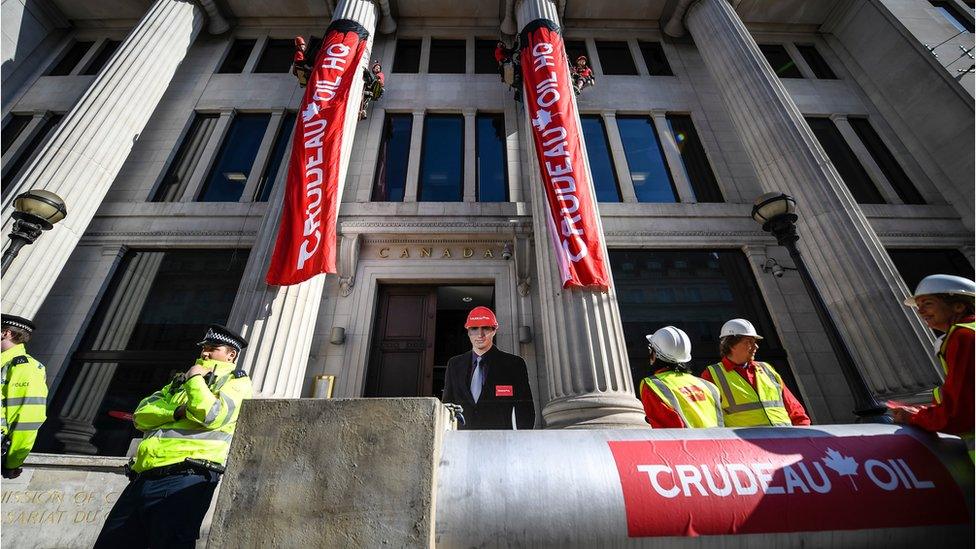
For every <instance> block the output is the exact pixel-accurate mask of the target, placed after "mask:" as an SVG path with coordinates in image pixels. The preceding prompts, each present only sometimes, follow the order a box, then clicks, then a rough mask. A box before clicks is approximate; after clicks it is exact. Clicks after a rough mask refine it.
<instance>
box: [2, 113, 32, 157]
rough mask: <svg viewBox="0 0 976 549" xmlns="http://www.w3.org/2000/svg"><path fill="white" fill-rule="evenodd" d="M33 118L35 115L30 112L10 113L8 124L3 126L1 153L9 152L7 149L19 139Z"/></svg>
mask: <svg viewBox="0 0 976 549" xmlns="http://www.w3.org/2000/svg"><path fill="white" fill-rule="evenodd" d="M33 119H34V116H33V115H30V114H13V115H10V119H9V120H7V124H6V125H5V126H4V127H3V149H2V151H0V154H7V149H9V148H10V146H11V145H13V144H14V142H15V141H17V138H18V137H20V134H21V132H23V131H24V129H25V128H27V125H28V124H30V121H31V120H33Z"/></svg>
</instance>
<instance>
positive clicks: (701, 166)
mask: <svg viewBox="0 0 976 549" xmlns="http://www.w3.org/2000/svg"><path fill="white" fill-rule="evenodd" d="M668 126H669V127H670V128H671V134H672V135H674V142H675V144H676V145H677V146H678V152H679V153H681V164H682V168H683V169H684V170H685V174H686V175H687V176H688V181H689V182H691V188H692V189H693V190H694V191H695V199H696V200H698V201H699V202H724V200H723V198H722V193H721V191H719V189H718V182H717V181H715V174H714V173H713V172H712V166H711V164H709V163H708V156H706V155H705V149H704V147H702V144H701V140H700V139H699V138H698V132H697V131H696V130H695V124H694V122H692V121H691V117H690V116H688V115H686V114H669V115H668Z"/></svg>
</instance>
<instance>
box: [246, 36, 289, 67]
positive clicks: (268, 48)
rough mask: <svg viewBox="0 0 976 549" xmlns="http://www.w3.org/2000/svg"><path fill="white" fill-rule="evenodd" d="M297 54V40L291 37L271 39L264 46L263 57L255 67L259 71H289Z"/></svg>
mask: <svg viewBox="0 0 976 549" xmlns="http://www.w3.org/2000/svg"><path fill="white" fill-rule="evenodd" d="M294 56H295V42H294V41H293V40H290V39H271V40H268V43H267V44H266V45H265V46H264V51H263V52H262V53H261V59H259V60H258V64H257V66H256V67H254V72H257V73H287V72H289V71H291V62H292V58H293V57H294Z"/></svg>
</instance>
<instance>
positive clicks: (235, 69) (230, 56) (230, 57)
mask: <svg viewBox="0 0 976 549" xmlns="http://www.w3.org/2000/svg"><path fill="white" fill-rule="evenodd" d="M254 44H255V40H241V39H238V40H234V43H233V44H231V45H230V51H228V52H227V57H225V58H224V62H223V63H222V64H221V65H220V69H218V70H217V72H219V73H221V74H236V73H240V72H243V71H244V65H247V58H248V57H250V56H251V50H253V49H254Z"/></svg>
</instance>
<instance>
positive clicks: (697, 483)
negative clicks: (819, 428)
mask: <svg viewBox="0 0 976 549" xmlns="http://www.w3.org/2000/svg"><path fill="white" fill-rule="evenodd" d="M608 444H609V445H610V451H611V452H612V453H613V458H614V460H615V461H616V465H617V472H618V473H619V474H620V484H621V486H622V488H623V496H624V505H625V507H626V510H627V531H628V534H629V535H630V537H641V536H698V535H723V534H750V533H762V532H803V531H817V530H860V529H868V528H892V527H910V526H923V525H936V524H966V523H968V522H971V519H970V517H969V511H968V510H967V504H966V500H965V498H964V497H963V494H962V491H961V490H960V489H959V486H958V485H957V484H956V483H955V482H954V481H953V479H952V477H951V476H950V474H949V471H947V470H946V468H945V466H944V465H943V464H942V462H941V461H939V459H938V458H936V456H935V455H933V454H932V452H930V451H929V450H928V449H927V448H926V447H925V446H924V445H922V444H921V443H920V442H918V441H917V440H915V439H914V438H912V437H910V436H906V435H875V436H870V437H856V436H853V437H804V438H777V439H748V440H746V439H719V440H673V441H670V440H669V441H650V440H641V441H610V442H608Z"/></svg>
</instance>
